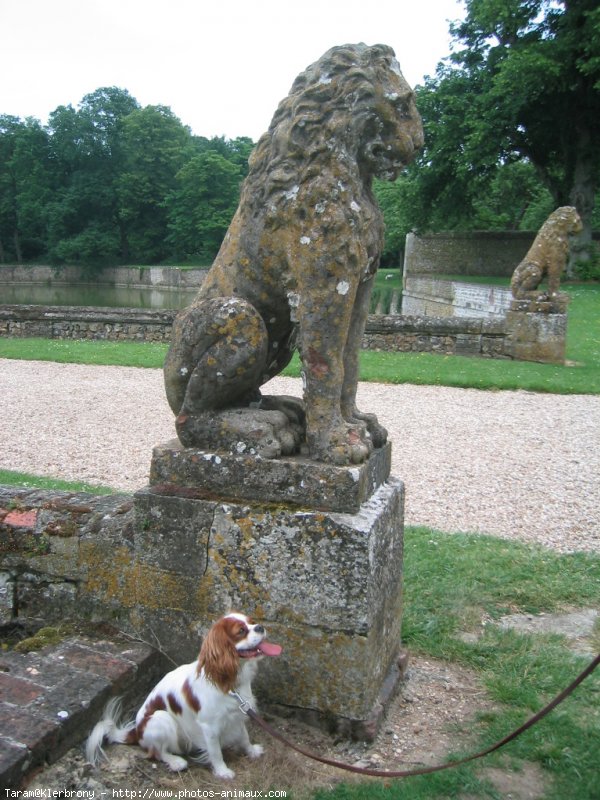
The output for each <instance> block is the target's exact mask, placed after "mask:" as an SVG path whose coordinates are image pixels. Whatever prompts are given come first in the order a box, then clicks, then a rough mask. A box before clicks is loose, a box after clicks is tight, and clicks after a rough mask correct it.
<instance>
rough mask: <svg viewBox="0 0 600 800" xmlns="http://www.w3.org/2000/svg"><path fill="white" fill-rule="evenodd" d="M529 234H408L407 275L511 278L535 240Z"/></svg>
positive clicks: (405, 252)
mask: <svg viewBox="0 0 600 800" xmlns="http://www.w3.org/2000/svg"><path fill="white" fill-rule="evenodd" d="M535 235H536V234H535V232H530V231H477V232H458V231H449V232H446V233H430V234H427V235H426V236H417V234H415V233H409V234H408V235H407V237H406V246H405V251H404V275H405V276H407V275H414V274H418V275H489V276H505V277H507V278H509V277H510V276H511V275H512V273H513V272H514V269H515V267H516V266H517V264H518V263H519V262H520V261H521V260H522V258H523V256H524V255H525V254H526V253H527V251H528V250H529V248H530V247H531V244H532V242H533V240H534V238H535Z"/></svg>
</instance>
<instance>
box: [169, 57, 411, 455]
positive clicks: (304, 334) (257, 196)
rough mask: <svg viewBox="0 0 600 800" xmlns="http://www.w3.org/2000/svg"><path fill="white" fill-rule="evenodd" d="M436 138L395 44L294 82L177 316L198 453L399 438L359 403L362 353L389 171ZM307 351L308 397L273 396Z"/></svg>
mask: <svg viewBox="0 0 600 800" xmlns="http://www.w3.org/2000/svg"><path fill="white" fill-rule="evenodd" d="M422 144H423V130H422V125H421V120H420V117H419V114H418V112H417V110H416V107H415V103H414V96H413V92H412V90H411V88H410V87H409V86H408V84H407V83H406V81H405V80H404V78H403V77H402V74H401V72H400V67H399V65H398V62H397V61H396V58H395V55H394V52H393V50H392V49H391V48H390V47H387V46H385V45H375V46H373V47H368V46H366V45H364V44H358V45H345V46H341V47H335V48H332V49H331V50H329V51H328V52H327V53H325V55H324V56H323V57H322V58H321V59H320V60H319V61H317V62H316V63H315V64H313V65H312V66H310V67H308V68H307V69H306V70H305V71H304V72H303V73H302V74H301V75H299V76H298V78H297V79H296V81H295V82H294V84H293V86H292V89H291V91H290V94H289V95H288V97H287V98H286V99H284V100H283V101H282V102H281V103H280V105H279V107H278V109H277V111H276V113H275V115H274V117H273V120H272V122H271V125H270V127H269V130H268V132H267V133H266V134H264V135H263V136H262V137H261V139H260V141H259V142H258V145H257V146H256V148H255V150H254V151H253V153H252V155H251V157H250V171H249V174H248V177H247V178H246V180H245V182H244V184H243V186H242V190H241V198H240V203H239V207H238V209H237V212H236V214H235V216H234V218H233V221H232V222H231V225H230V227H229V230H228V232H227V235H226V236H225V239H224V241H223V244H222V246H221V249H220V251H219V253H218V255H217V257H216V259H215V261H214V263H213V266H212V268H211V269H210V271H209V272H208V274H207V276H206V278H205V280H204V282H203V284H202V287H201V289H200V291H199V292H198V294H197V296H196V298H195V299H194V301H193V302H192V304H191V305H190V306H189V307H188V308H187V309H184V310H183V311H182V312H181V313H180V314H179V315H178V317H177V319H176V321H175V324H174V328H173V335H172V343H171V347H170V349H169V352H168V355H167V358H166V361H165V366H164V374H165V385H166V392H167V398H168V401H169V404H170V406H171V408H172V409H173V412H174V413H175V414H176V415H177V419H176V428H177V433H178V436H179V438H180V440H181V442H182V443H183V444H184V445H185V446H188V447H192V446H193V447H199V448H203V449H219V448H220V449H223V450H226V451H232V452H236V451H237V452H245V453H256V454H258V455H261V456H264V457H277V456H279V455H287V454H291V453H294V452H296V451H298V450H299V449H301V450H302V452H304V453H305V454H307V455H309V456H310V457H311V458H313V459H316V460H319V461H326V462H330V463H334V464H350V463H360V462H362V461H364V460H365V459H366V458H367V457H368V455H369V453H370V452H371V450H372V449H373V447H378V446H381V445H382V444H384V442H385V440H386V436H387V433H386V431H385V429H384V428H383V427H382V426H381V425H379V423H378V421H377V419H376V417H375V416H374V415H373V414H366V413H363V412H361V411H359V410H358V409H357V407H356V389H357V381H358V354H359V349H360V345H361V339H362V335H363V332H364V327H365V322H366V318H367V314H368V310H369V299H370V294H371V288H372V285H373V276H374V274H375V272H376V270H377V267H378V264H379V258H380V254H381V250H382V245H383V219H382V214H381V212H380V210H379V208H378V206H377V203H376V200H375V198H374V196H373V193H372V190H371V183H372V179H373V177H374V176H376V177H378V178H382V179H386V180H394V179H395V178H396V177H397V175H398V173H399V171H400V170H401V169H402V167H403V166H405V165H406V164H407V163H408V162H410V161H411V159H412V158H413V156H414V155H415V153H416V151H418V149H419V148H420V147H421V146H422ZM295 349H298V351H299V353H300V357H301V361H302V374H303V385H304V400H303V402H302V401H300V400H297V399H295V398H289V397H268V396H267V397H265V396H262V395H261V392H260V387H261V385H262V384H264V383H265V382H266V381H268V380H269V379H270V378H272V377H273V376H275V375H277V374H278V373H279V372H281V370H282V369H283V368H284V367H285V365H286V364H287V363H288V362H289V361H290V359H291V357H292V354H293V352H294V350H295Z"/></svg>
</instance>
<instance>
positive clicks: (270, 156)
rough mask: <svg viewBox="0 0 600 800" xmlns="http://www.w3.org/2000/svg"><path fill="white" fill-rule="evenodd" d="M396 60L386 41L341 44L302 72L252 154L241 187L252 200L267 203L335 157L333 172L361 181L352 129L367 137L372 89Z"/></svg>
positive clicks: (361, 136)
mask: <svg viewBox="0 0 600 800" xmlns="http://www.w3.org/2000/svg"><path fill="white" fill-rule="evenodd" d="M394 62H395V55H394V51H393V50H392V48H391V47H388V46H387V45H374V46H373V47H369V46H367V45H365V44H355V45H342V46H340V47H333V48H331V50H328V51H327V53H325V55H324V56H322V57H321V58H320V59H319V60H318V61H317V62H315V63H314V64H311V65H310V66H309V67H308V68H307V69H306V70H305V71H304V72H302V73H301V74H300V75H299V76H298V77H297V78H296V80H295V81H294V83H293V85H292V88H291V90H290V93H289V95H288V96H287V97H286V98H285V99H284V100H282V101H281V103H280V104H279V106H278V108H277V111H276V112H275V114H274V116H273V119H272V121H271V125H270V126H269V130H268V131H267V133H265V134H263V136H262V137H261V138H260V140H259V142H258V144H257V146H256V148H255V149H254V151H253V153H252V155H251V157H250V173H249V175H248V178H247V180H246V187H245V188H246V189H247V191H248V193H249V198H250V197H251V198H253V200H252V199H250V202H257V203H261V202H265V201H266V200H269V198H270V197H271V195H272V194H274V193H278V192H281V191H286V190H289V189H290V188H292V187H293V186H294V185H295V184H299V183H301V182H304V181H307V180H311V179H312V178H313V177H315V176H317V175H322V170H323V165H324V164H327V163H330V162H331V161H332V160H333V159H336V160H337V161H338V164H337V165H336V166H337V168H336V176H339V173H340V171H341V172H345V176H346V178H347V179H352V178H353V179H354V180H359V177H358V174H357V163H356V161H357V158H356V157H357V154H356V153H355V152H351V149H352V144H351V143H352V141H355V140H356V133H355V132H356V131H361V132H362V133H361V134H360V138H361V139H363V140H364V139H365V138H368V136H369V131H368V128H369V124H370V118H371V117H372V114H373V110H372V103H373V97H374V87H375V86H376V85H377V84H381V83H382V82H384V80H385V75H386V73H387V72H388V71H389V70H390V69H393V64H394ZM349 123H351V124H350V125H349ZM373 133H375V131H373ZM249 198H246V202H248V201H249Z"/></svg>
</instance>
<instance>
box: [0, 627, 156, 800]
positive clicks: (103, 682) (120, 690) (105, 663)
mask: <svg viewBox="0 0 600 800" xmlns="http://www.w3.org/2000/svg"><path fill="white" fill-rule="evenodd" d="M165 671H166V670H165V662H164V659H163V657H162V656H161V655H160V654H159V653H158V652H157V651H155V650H152V649H151V648H150V647H149V646H147V645H145V644H140V643H139V642H127V643H125V642H123V641H121V642H118V641H111V640H107V639H104V640H92V639H89V638H84V637H73V638H68V639H65V640H64V641H62V642H60V643H59V644H56V645H52V646H50V647H44V648H42V649H40V650H39V651H35V652H33V651H32V652H29V653H18V652H15V651H5V652H1V653H0V786H2V787H3V788H4V789H6V790H8V789H15V790H16V789H20V788H22V786H23V785H24V783H25V782H26V780H27V777H28V776H29V775H30V774H31V773H32V772H33V771H34V770H36V769H39V768H40V766H42V765H44V764H48V763H53V762H54V761H57V760H58V759H59V758H60V757H61V756H62V755H64V753H66V751H67V750H68V749H69V748H71V747H73V746H74V745H76V744H78V743H79V742H81V741H82V740H83V739H84V738H85V737H86V736H87V735H88V733H89V732H90V730H91V729H92V727H93V726H94V725H95V724H96V722H97V721H98V719H99V718H100V715H101V713H102V710H103V708H104V705H105V703H106V702H107V700H108V698H109V697H110V696H111V695H112V694H118V695H122V696H124V701H125V707H127V706H128V705H129V703H130V702H133V701H134V700H135V702H136V703H137V702H138V700H139V698H140V697H142V696H143V695H144V694H145V693H146V692H147V691H148V690H149V689H150V688H151V687H152V685H154V683H155V682H156V681H157V680H158V678H159V677H161V676H162V674H163V673H164V672H165Z"/></svg>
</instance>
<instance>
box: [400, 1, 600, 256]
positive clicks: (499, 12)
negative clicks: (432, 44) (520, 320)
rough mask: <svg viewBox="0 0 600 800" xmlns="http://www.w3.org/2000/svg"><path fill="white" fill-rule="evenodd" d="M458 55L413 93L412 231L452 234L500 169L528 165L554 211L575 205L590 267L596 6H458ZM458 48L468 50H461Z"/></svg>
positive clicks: (598, 32) (598, 96)
mask: <svg viewBox="0 0 600 800" xmlns="http://www.w3.org/2000/svg"><path fill="white" fill-rule="evenodd" d="M466 9H467V14H466V17H465V20H464V22H462V23H460V24H457V25H454V26H453V27H452V29H451V30H452V33H453V36H454V40H455V43H456V45H457V46H460V45H462V46H463V49H459V50H457V51H456V52H455V53H454V54H453V55H452V56H451V57H450V59H449V60H447V61H446V63H443V64H441V65H439V67H438V70H437V73H436V77H435V78H434V79H428V81H426V83H425V86H424V87H423V88H422V89H421V90H420V91H419V92H418V105H419V108H420V110H421V112H422V115H423V117H424V122H425V126H426V139H427V146H426V149H425V151H424V153H423V154H422V156H421V158H420V161H419V164H418V168H419V169H420V170H422V173H423V174H422V176H421V177H420V178H419V183H420V187H419V188H420V195H419V199H418V200H417V208H416V209H415V213H414V217H415V219H416V221H417V224H418V223H420V224H421V225H422V224H423V222H427V223H429V224H430V223H431V222H432V221H433V223H434V224H435V223H436V222H439V219H440V217H442V218H446V219H447V220H448V222H449V223H450V224H448V225H447V226H446V227H460V226H461V224H464V221H465V220H466V219H468V218H469V217H470V216H471V215H472V214H473V213H475V207H476V206H477V202H478V198H480V197H481V196H482V195H483V194H485V192H486V191H487V189H488V187H489V184H490V181H492V180H493V178H494V175H495V173H496V172H497V170H498V169H500V168H504V167H505V166H506V165H508V164H511V163H512V162H515V161H521V162H525V163H529V164H530V165H532V166H533V168H535V170H536V173H537V176H538V178H539V180H540V181H541V182H542V183H543V185H544V186H545V187H546V189H547V190H548V191H549V192H550V194H551V196H552V200H553V205H554V206H555V207H556V206H559V205H574V206H576V208H577V209H578V211H579V213H580V215H581V218H582V220H583V223H584V232H583V234H582V236H581V238H580V242H579V258H581V259H586V258H589V253H590V242H591V227H592V218H593V209H594V201H595V195H596V193H597V191H598V188H599V185H600V184H599V180H600V148H598V147H597V142H598V140H599V139H600V9H599V8H598V3H597V0H466ZM465 46H466V47H465Z"/></svg>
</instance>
